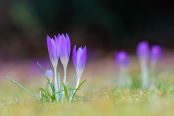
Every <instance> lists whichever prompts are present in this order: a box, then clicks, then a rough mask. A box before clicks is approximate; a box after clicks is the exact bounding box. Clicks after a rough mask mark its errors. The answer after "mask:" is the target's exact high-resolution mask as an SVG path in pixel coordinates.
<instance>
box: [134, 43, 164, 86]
mask: <svg viewBox="0 0 174 116" xmlns="http://www.w3.org/2000/svg"><path fill="white" fill-rule="evenodd" d="M160 55H161V47H160V46H157V45H155V46H152V48H151V51H150V47H149V44H148V42H147V41H143V42H140V43H139V44H138V46H137V56H138V59H139V61H140V66H141V78H142V86H143V88H149V87H150V86H151V84H152V83H154V82H151V81H152V78H153V77H151V79H150V74H149V70H148V69H149V68H148V62H149V58H151V61H150V62H151V67H152V68H153V70H154V68H155V67H154V66H155V65H156V63H157V61H158V59H159V57H160ZM153 70H152V69H151V72H153ZM153 73H154V72H153ZM151 74H152V73H151ZM151 76H152V75H151ZM153 81H154V80H153Z"/></svg>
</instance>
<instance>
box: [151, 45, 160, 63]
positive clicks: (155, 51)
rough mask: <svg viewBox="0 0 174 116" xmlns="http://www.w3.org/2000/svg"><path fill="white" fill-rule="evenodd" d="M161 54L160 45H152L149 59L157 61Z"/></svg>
mask: <svg viewBox="0 0 174 116" xmlns="http://www.w3.org/2000/svg"><path fill="white" fill-rule="evenodd" d="M160 56H161V46H158V45H154V46H152V48H151V61H152V62H157V61H158V59H159V58H160Z"/></svg>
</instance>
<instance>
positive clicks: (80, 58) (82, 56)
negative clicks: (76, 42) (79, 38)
mask: <svg viewBox="0 0 174 116" xmlns="http://www.w3.org/2000/svg"><path fill="white" fill-rule="evenodd" d="M85 64H86V46H85V47H84V49H81V48H79V49H78V51H77V70H78V71H80V73H82V72H83V70H84V68H85Z"/></svg>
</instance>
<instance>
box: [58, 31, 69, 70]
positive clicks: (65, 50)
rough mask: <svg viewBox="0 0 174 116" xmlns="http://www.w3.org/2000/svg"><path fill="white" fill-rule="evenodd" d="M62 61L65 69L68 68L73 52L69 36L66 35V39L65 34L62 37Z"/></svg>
mask: <svg viewBox="0 0 174 116" xmlns="http://www.w3.org/2000/svg"><path fill="white" fill-rule="evenodd" d="M59 45H60V60H61V62H62V64H63V66H64V67H67V65H68V61H69V55H70V50H71V44H70V39H69V36H68V34H66V37H65V36H64V34H62V35H61V36H60V43H59Z"/></svg>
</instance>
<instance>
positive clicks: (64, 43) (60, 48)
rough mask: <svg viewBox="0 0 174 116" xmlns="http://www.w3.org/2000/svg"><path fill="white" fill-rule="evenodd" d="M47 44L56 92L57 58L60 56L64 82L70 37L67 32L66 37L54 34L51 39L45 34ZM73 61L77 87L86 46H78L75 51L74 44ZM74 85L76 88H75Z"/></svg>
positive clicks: (64, 81) (83, 65)
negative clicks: (53, 37)
mask: <svg viewBox="0 0 174 116" xmlns="http://www.w3.org/2000/svg"><path fill="white" fill-rule="evenodd" d="M47 46H48V52H49V56H50V60H51V63H52V65H53V68H54V76H55V78H54V85H55V92H56V93H57V92H58V91H60V90H59V87H58V86H59V85H58V81H57V65H58V59H59V56H60V61H61V62H62V64H63V67H64V80H63V83H64V84H66V69H67V65H68V62H69V56H70V51H71V44H70V38H69V36H68V34H66V37H65V35H64V34H62V35H60V34H58V36H55V41H54V39H51V38H50V37H49V36H47ZM73 62H74V65H75V68H76V72H77V77H78V80H77V87H78V85H79V81H80V77H81V75H82V73H83V70H84V67H85V63H86V46H85V47H84V49H83V48H82V47H80V48H79V49H78V51H77V52H76V46H74V49H73ZM77 87H76V88H77ZM55 97H56V101H57V102H58V99H59V95H58V94H56V96H55Z"/></svg>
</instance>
